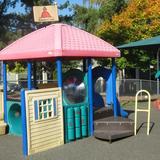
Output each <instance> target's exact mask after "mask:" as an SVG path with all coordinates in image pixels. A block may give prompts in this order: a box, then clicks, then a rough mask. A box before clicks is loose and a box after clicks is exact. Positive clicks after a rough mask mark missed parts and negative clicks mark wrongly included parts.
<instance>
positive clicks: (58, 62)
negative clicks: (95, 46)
mask: <svg viewBox="0 0 160 160" xmlns="http://www.w3.org/2000/svg"><path fill="white" fill-rule="evenodd" d="M56 65H57V79H58V87H60V88H62V60H61V58H57V59H56Z"/></svg>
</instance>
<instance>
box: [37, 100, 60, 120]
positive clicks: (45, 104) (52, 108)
mask: <svg viewBox="0 0 160 160" xmlns="http://www.w3.org/2000/svg"><path fill="white" fill-rule="evenodd" d="M57 105H58V104H57V98H48V99H38V100H34V119H35V121H39V120H45V119H50V118H54V117H57Z"/></svg>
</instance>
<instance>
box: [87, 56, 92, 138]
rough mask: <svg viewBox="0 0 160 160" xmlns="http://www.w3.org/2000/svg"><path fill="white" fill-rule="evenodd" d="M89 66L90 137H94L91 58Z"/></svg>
mask: <svg viewBox="0 0 160 160" xmlns="http://www.w3.org/2000/svg"><path fill="white" fill-rule="evenodd" d="M87 62H88V63H87V65H88V96H89V124H90V135H91V136H93V82H92V63H91V58H88V59H87Z"/></svg>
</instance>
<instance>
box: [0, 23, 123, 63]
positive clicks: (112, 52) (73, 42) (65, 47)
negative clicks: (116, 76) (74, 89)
mask: <svg viewBox="0 0 160 160" xmlns="http://www.w3.org/2000/svg"><path fill="white" fill-rule="evenodd" d="M50 57H120V51H119V50H118V49H116V48H115V47H113V46H112V45H110V44H109V43H107V42H105V41H104V40H102V39H100V38H98V37H96V36H94V35H92V34H90V33H88V32H85V31H83V30H81V29H78V28H76V27H73V26H69V25H67V24H61V23H57V24H53V25H49V26H47V27H44V28H42V29H39V30H36V31H34V32H32V33H30V34H28V35H26V36H24V37H22V38H20V39H18V40H17V41H15V42H14V43H12V44H10V45H9V46H7V47H6V48H4V49H3V50H1V51H0V60H23V59H40V58H44V59H47V58H50Z"/></svg>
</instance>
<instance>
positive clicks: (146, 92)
mask: <svg viewBox="0 0 160 160" xmlns="http://www.w3.org/2000/svg"><path fill="white" fill-rule="evenodd" d="M142 93H145V94H146V95H147V98H148V108H147V109H138V95H139V94H141V95H142ZM150 109H151V95H150V93H149V92H148V91H146V90H140V91H138V92H137V94H136V98H135V123H134V135H136V134H137V113H138V112H147V113H148V117H147V135H149V129H150Z"/></svg>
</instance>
